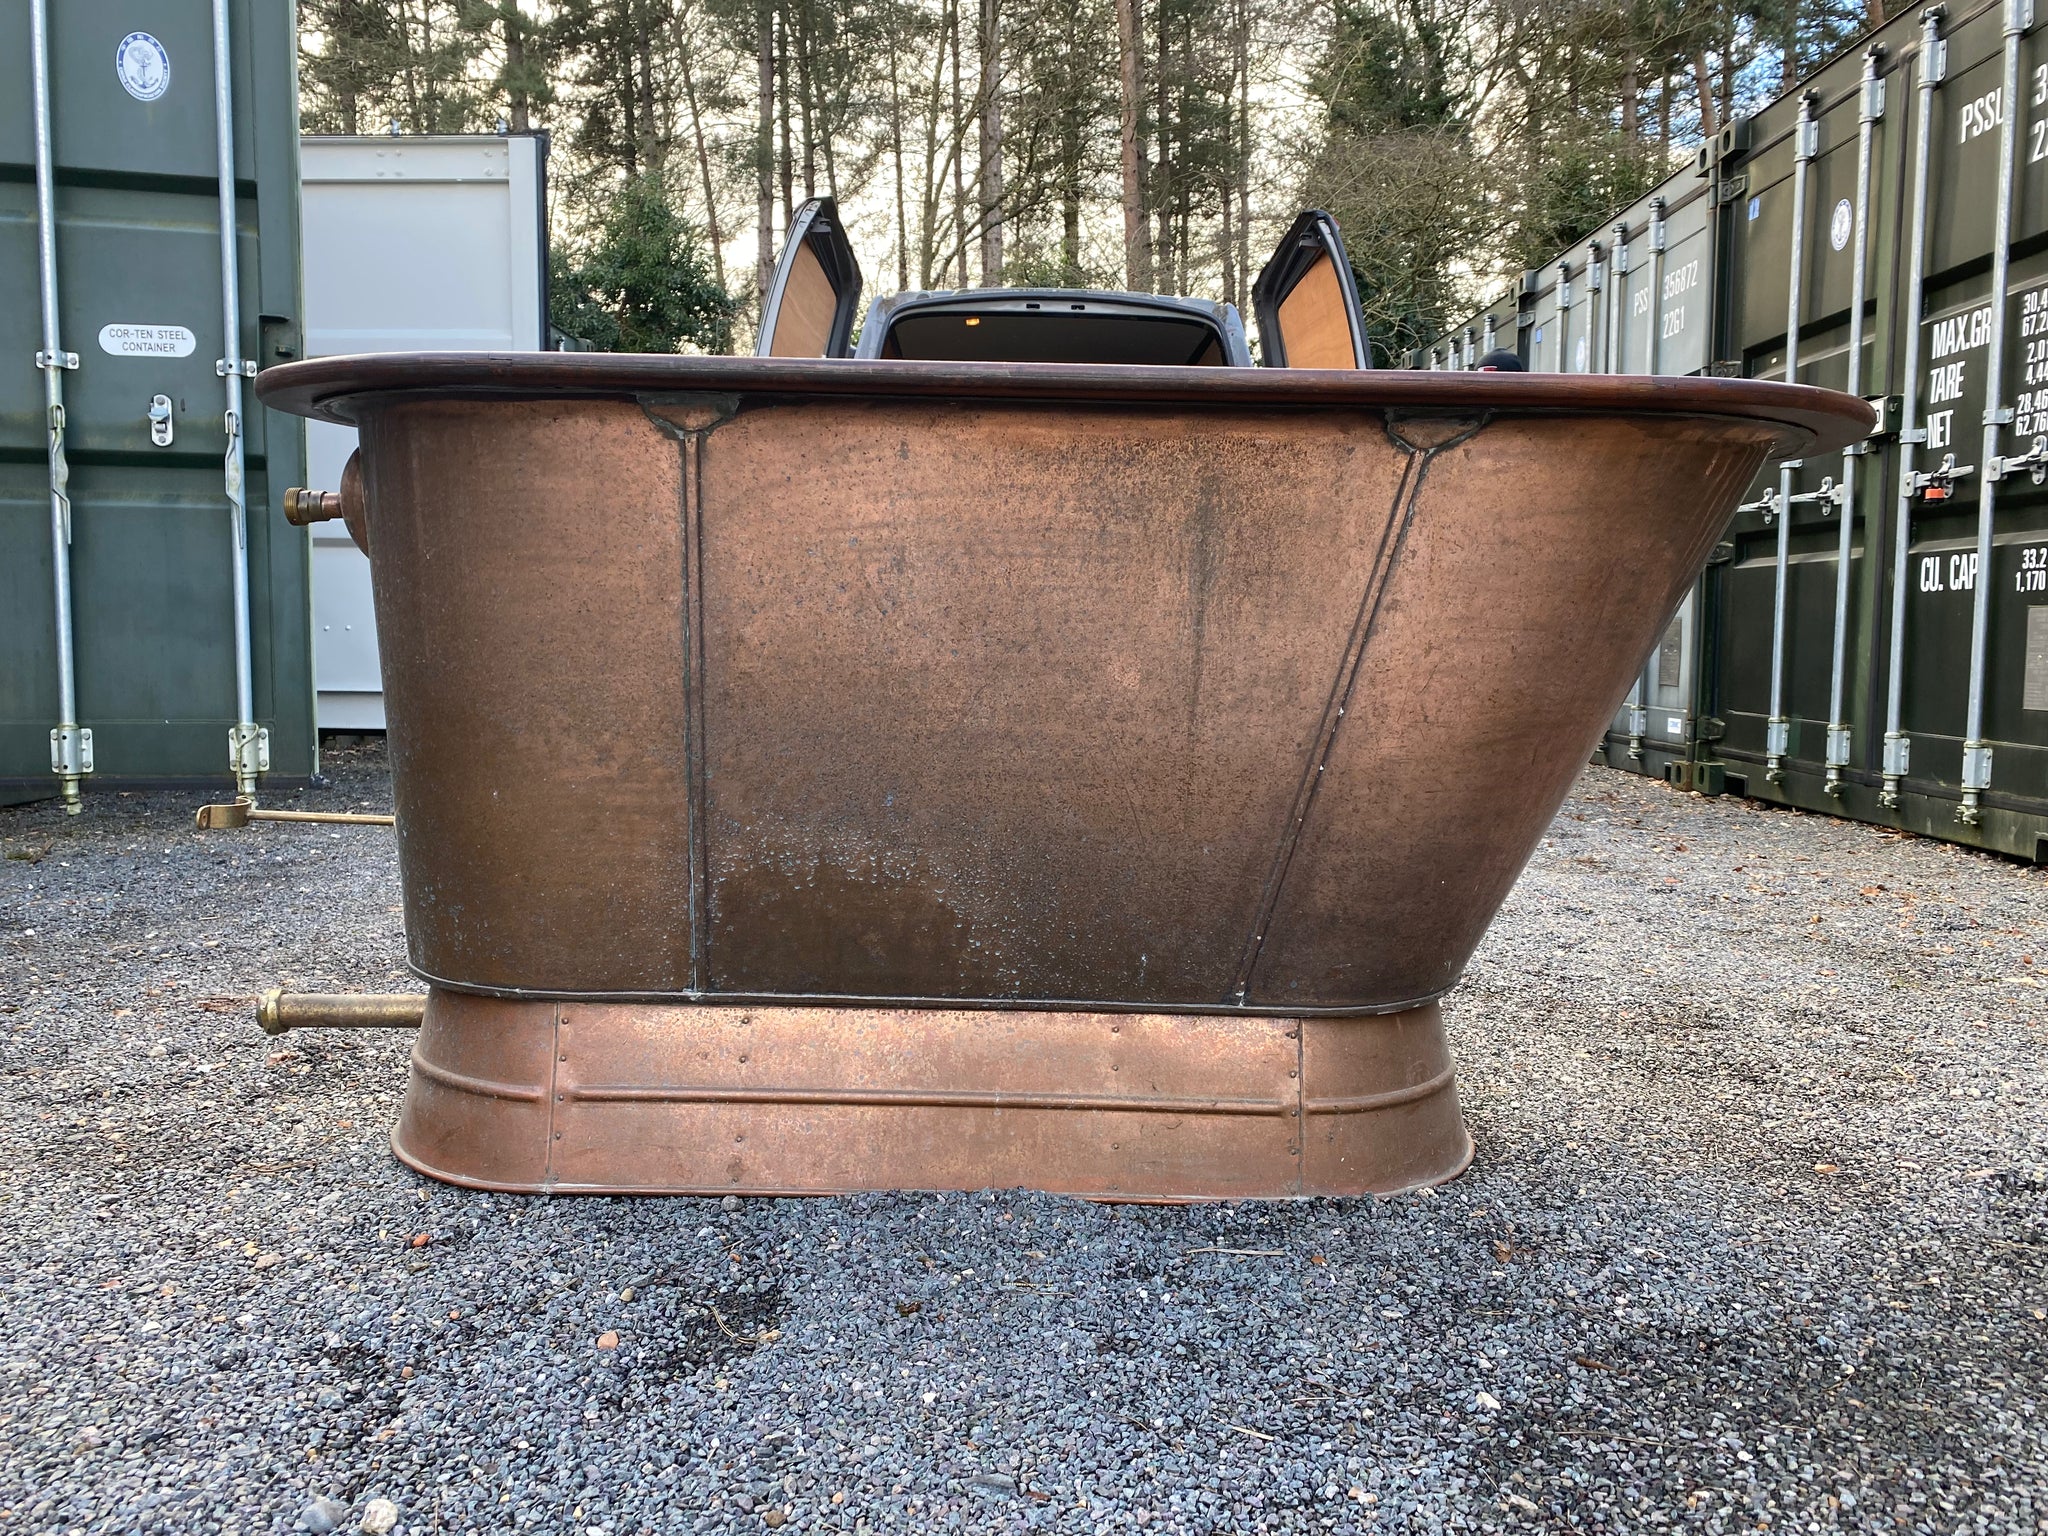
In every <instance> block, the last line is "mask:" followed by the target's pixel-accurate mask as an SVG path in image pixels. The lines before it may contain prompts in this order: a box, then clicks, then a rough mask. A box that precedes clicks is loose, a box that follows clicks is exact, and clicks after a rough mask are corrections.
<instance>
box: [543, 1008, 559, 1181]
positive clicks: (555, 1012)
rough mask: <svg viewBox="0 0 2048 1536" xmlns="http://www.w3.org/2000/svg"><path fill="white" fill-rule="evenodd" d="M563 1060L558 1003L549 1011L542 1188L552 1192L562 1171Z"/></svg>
mask: <svg viewBox="0 0 2048 1536" xmlns="http://www.w3.org/2000/svg"><path fill="white" fill-rule="evenodd" d="M561 1060H562V1005H561V1004H560V1003H556V1004H555V1005H554V1007H553V1008H552V1009H550V1010H549V1025H548V1127H547V1130H546V1132H545V1133H544V1134H545V1135H546V1136H547V1158H546V1160H545V1161H544V1162H543V1163H542V1164H541V1175H540V1182H541V1188H543V1189H545V1190H550V1191H552V1190H553V1189H554V1187H555V1181H556V1179H557V1178H559V1177H560V1170H558V1169H557V1168H556V1167H555V1146H556V1141H555V1137H556V1135H557V1130H556V1126H555V1106H556V1105H557V1104H558V1103H560V1102H561V1093H562V1090H561V1084H560V1078H561V1071H562V1068H561Z"/></svg>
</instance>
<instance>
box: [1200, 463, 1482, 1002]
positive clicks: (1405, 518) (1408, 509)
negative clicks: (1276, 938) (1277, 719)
mask: <svg viewBox="0 0 2048 1536" xmlns="http://www.w3.org/2000/svg"><path fill="white" fill-rule="evenodd" d="M1387 435H1388V436H1389V437H1390V438H1392V439H1393V441H1395V442H1396V443H1399V442H1401V439H1400V438H1398V437H1395V436H1394V434H1393V433H1392V431H1391V430H1390V431H1389V432H1388V434H1387ZM1458 441H1463V439H1462V438H1460V439H1458ZM1403 446H1407V445H1405V444H1404V445H1403ZM1438 451H1439V449H1438V448H1421V449H1418V448H1414V447H1409V449H1408V463H1407V465H1406V466H1405V467H1404V468H1403V469H1402V471H1401V483H1400V484H1399V485H1398V486H1397V487H1395V490H1394V504H1393V506H1391V507H1390V508H1389V509H1388V511H1387V522H1386V526H1385V527H1384V528H1383V529H1382V530H1381V531H1380V544H1379V549H1378V550H1377V551H1375V553H1374V555H1373V566H1372V569H1371V570H1370V571H1369V572H1367V574H1366V580H1365V588H1364V590H1363V591H1362V592H1361V593H1360V594H1359V598H1358V612H1357V614H1356V615H1355V616H1354V617H1353V619H1352V621H1351V634H1350V637H1349V638H1348V640H1347V641H1346V643H1345V647H1344V654H1343V656H1342V657H1341V658H1340V660H1339V661H1338V664H1337V672H1336V676H1335V677H1334V678H1332V679H1331V683H1330V696H1329V698H1328V699H1326V700H1325V701H1324V703H1323V718H1322V720H1321V722H1320V724H1319V725H1318V726H1317V728H1316V740H1315V745H1314V747H1313V748H1311V750H1310V752H1309V755H1308V760H1307V763H1306V765H1305V766H1304V768H1303V770H1302V775H1301V783H1300V785H1299V786H1298V787H1297V788H1296V789H1295V792H1294V804H1293V805H1292V806H1290V807H1289V813H1290V814H1289V819H1288V823H1287V825H1286V827H1284V828H1283V829H1282V830H1281V834H1280V846H1279V847H1278V848H1277V849H1276V850H1275V851H1274V855H1273V864H1272V868H1271V869H1270V870H1269V871H1268V872H1267V875H1266V884H1265V888H1264V889H1263V890H1261V891H1260V892H1259V906H1258V911H1257V913H1256V914H1255V915H1254V917H1253V919H1252V931H1251V936H1250V938H1249V939H1248V940H1247V942H1246V944H1245V948H1244V955H1243V958H1242V959H1241V960H1240V961H1239V962H1238V968H1237V978H1236V982H1235V985H1234V986H1233V988H1232V996H1233V997H1234V999H1235V1001H1237V1002H1238V1003H1239V1004H1242V1003H1243V1002H1244V1001H1245V998H1246V995H1247V994H1248V993H1249V992H1250V990H1251V984H1252V975H1253V973H1254V972H1255V971H1256V970H1257V969H1258V965H1259V956H1260V955H1261V954H1262V953H1264V951H1265V948H1266V934H1267V931H1268V930H1269V929H1270V928H1271V927H1272V923H1273V914H1274V912H1275V911H1276V910H1278V908H1279V905H1280V892H1281V889H1282V887H1284V886H1285V885H1286V883H1287V873H1288V871H1289V870H1290V869H1291V868H1292V867H1293V865H1294V852H1295V849H1296V848H1297V847H1299V846H1300V844H1301V834H1302V831H1303V830H1304V829H1305V828H1306V827H1307V826H1308V818H1309V812H1310V811H1312V810H1314V809H1315V802H1316V792H1317V789H1318V787H1319V786H1320V784H1321V782H1322V777H1323V768H1324V766H1325V765H1326V764H1327V763H1328V761H1329V756H1330V749H1331V747H1332V746H1334V745H1335V743H1336V740H1337V727H1338V725H1339V724H1340V723H1341V722H1342V720H1343V718H1344V716H1343V714H1342V711H1343V709H1344V703H1345V700H1346V699H1348V698H1349V697H1350V696H1351V686H1352V684H1353V683H1354V682H1355V681H1356V680H1357V677H1358V668H1359V665H1360V663H1361V662H1363V661H1364V659H1365V646H1366V641H1367V640H1368V639H1370V638H1371V634H1372V625H1373V621H1374V619H1376V618H1377V617H1378V615H1379V605H1380V598H1381V597H1382V596H1383V595H1384V594H1385V592H1386V586H1387V578H1388V576H1389V575H1390V574H1391V573H1392V571H1393V569H1394V562H1395V561H1396V560H1397V559H1398V558H1399V556H1400V553H1401V548H1402V546H1403V545H1404V544H1405V543H1406V542H1407V536H1408V523H1409V520H1410V519H1411V518H1412V517H1413V516H1414V514H1415V496H1416V493H1417V492H1418V491H1419V490H1420V489H1421V487H1422V476H1423V472H1424V471H1425V470H1426V469H1427V468H1428V466H1429V461H1430V460H1431V459H1432V458H1434V457H1435V456H1436V454H1437V452H1438Z"/></svg>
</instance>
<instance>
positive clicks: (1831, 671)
mask: <svg viewBox="0 0 2048 1536" xmlns="http://www.w3.org/2000/svg"><path fill="white" fill-rule="evenodd" d="M1883 62H1884V49H1883V48H1882V47H1880V46H1878V45H1877V44H1874V43H1873V44H1872V45H1871V46H1870V47H1869V48H1866V49H1865V50H1864V51H1863V86H1862V97H1861V101H1860V103H1859V105H1858V109H1857V113H1856V212H1855V218H1854V221H1853V224H1852V233H1851V235H1850V239H1851V241H1852V242H1853V244H1854V246H1855V254H1854V256H1853V257H1852V259H1851V262H1850V277H1849V381H1848V388H1849V393H1850V394H1852V395H1860V394H1862V393H1863V306H1864V299H1865V294H1866V291H1867V288H1868V286H1869V272H1870V261H1869V251H1868V247H1869V243H1870V241H1869V230H1870V144H1871V138H1872V136H1873V134H1874V133H1875V131H1876V128H1877V124H1878V123H1879V121H1881V120H1882V119H1883V117H1884V76H1883V75H1882V74H1880V73H1879V69H1880V67H1881V66H1882V64H1883ZM1867 446H1868V445H1867V444H1865V443H1854V444H1851V445H1850V446H1849V447H1848V448H1847V449H1845V450H1844V451H1843V454H1842V484H1841V486H1840V488H1839V491H1837V493H1836V495H1835V497H1834V498H1833V504H1834V506H1835V507H1836V509H1837V510H1839V511H1840V512H1841V514H1842V524H1841V539H1840V542H1839V543H1838V545H1837V546H1836V549H1835V625H1834V638H1833V643H1832V646H1831V649H1830V655H1829V664H1828V734H1827V754H1826V761H1827V778H1826V780H1825V781H1824V782H1823V783H1822V785H1821V791H1822V793H1824V794H1827V795H1837V796H1838V795H1840V794H1841V793H1842V770H1843V769H1844V768H1847V767H1848V766H1849V756H1850V753H1851V751H1852V749H1853V743H1852V741H1851V739H1850V730H1849V719H1848V715H1847V712H1846V705H1847V699H1846V694H1847V691H1848V688H1847V685H1848V674H1849V563H1850V560H1851V557H1852V556H1853V554H1854V552H1855V538H1856V475H1857V468H1858V466H1859V465H1860V464H1861V463H1862V460H1863V451H1864V449H1865V448H1866V447H1867ZM1833 489H1835V488H1834V486H1833V484H1832V482H1830V481H1826V480H1823V481H1822V482H1821V490H1822V491H1824V492H1825V491H1829V490H1833Z"/></svg>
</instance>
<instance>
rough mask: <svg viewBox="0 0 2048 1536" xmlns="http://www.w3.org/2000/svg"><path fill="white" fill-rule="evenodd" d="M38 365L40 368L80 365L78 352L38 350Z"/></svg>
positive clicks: (74, 366)
mask: <svg viewBox="0 0 2048 1536" xmlns="http://www.w3.org/2000/svg"><path fill="white" fill-rule="evenodd" d="M36 366H37V367H38V368H76V367H77V366H78V354H77V353H76V352H38V353H37V354H36Z"/></svg>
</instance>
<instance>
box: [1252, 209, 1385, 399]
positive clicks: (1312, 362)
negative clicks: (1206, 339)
mask: <svg viewBox="0 0 2048 1536" xmlns="http://www.w3.org/2000/svg"><path fill="white" fill-rule="evenodd" d="M1252 311H1253V313H1255V314H1256V315H1257V316H1258V317H1259V340H1260V342H1261V343H1263V345H1262V347H1261V351H1262V353H1263V357H1262V359H1261V361H1263V362H1264V363H1265V365H1266V366H1267V367H1268V368H1370V367H1371V366H1372V354H1371V353H1370V352H1368V351H1367V350H1366V345H1365V321H1364V319H1363V317H1362V316H1361V315H1360V314H1359V312H1358V288H1357V286H1356V285H1355V284H1354V283H1353V282H1352V280H1351V259H1350V257H1348V256H1346V255H1345V254H1344V237H1343V236H1342V235H1340V234H1338V233H1337V221H1336V220H1335V219H1333V218H1331V217H1330V216H1329V215H1328V214H1327V213H1325V212H1323V210H1322V209H1320V208H1311V209H1309V210H1308V212H1306V213H1304V214H1303V215H1302V216H1301V217H1300V218H1298V219H1296V220H1295V221H1294V225H1293V227H1292V228H1290V229H1289V230H1288V231H1287V233H1286V235H1285V236H1284V237H1283V238H1282V239H1281V241H1280V244H1279V246H1278V247H1276V248H1275V250H1274V252H1273V259H1272V260H1270V261H1268V262H1267V263H1266V267H1265V270H1264V271H1263V272H1261V273H1260V274H1259V280H1258V282H1256V283H1254V284H1253V285H1252Z"/></svg>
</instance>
